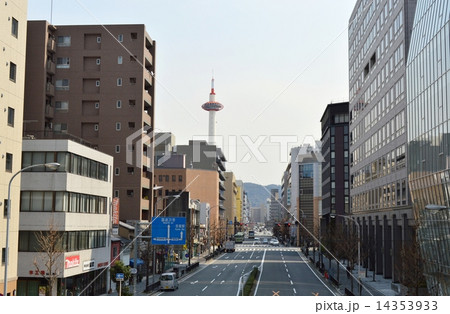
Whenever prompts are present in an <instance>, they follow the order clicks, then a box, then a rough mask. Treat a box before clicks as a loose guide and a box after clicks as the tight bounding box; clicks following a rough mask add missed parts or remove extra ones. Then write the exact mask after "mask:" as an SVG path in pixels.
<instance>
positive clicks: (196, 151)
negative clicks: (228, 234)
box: [173, 140, 226, 229]
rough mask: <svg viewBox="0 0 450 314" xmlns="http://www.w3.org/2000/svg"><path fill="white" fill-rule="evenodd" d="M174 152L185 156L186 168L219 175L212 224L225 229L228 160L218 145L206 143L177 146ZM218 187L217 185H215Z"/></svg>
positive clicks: (196, 142)
mask: <svg viewBox="0 0 450 314" xmlns="http://www.w3.org/2000/svg"><path fill="white" fill-rule="evenodd" d="M173 152H174V153H176V154H178V155H184V156H185V162H186V168H192V169H203V170H209V171H210V170H213V171H216V172H217V174H218V179H217V186H218V197H219V198H218V200H217V203H218V204H217V206H213V204H212V203H210V204H211V210H210V224H211V225H216V226H220V228H221V229H225V223H226V221H225V207H224V200H225V184H224V182H225V175H224V172H225V171H226V168H225V162H226V158H225V155H224V154H223V152H222V150H221V149H220V148H218V147H217V146H216V145H210V144H208V143H207V142H206V141H197V140H196V141H189V144H188V145H177V146H176V147H175V148H174V149H173ZM214 186H216V184H214Z"/></svg>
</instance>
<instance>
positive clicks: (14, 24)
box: [11, 18, 19, 38]
mask: <svg viewBox="0 0 450 314" xmlns="http://www.w3.org/2000/svg"><path fill="white" fill-rule="evenodd" d="M11 35H13V36H14V37H16V38H17V37H19V21H18V20H16V19H15V18H12V21H11Z"/></svg>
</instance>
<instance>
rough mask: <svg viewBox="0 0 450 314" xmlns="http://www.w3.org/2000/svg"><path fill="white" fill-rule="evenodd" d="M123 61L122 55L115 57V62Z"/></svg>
mask: <svg viewBox="0 0 450 314" xmlns="http://www.w3.org/2000/svg"><path fill="white" fill-rule="evenodd" d="M122 62H123V57H122V56H118V57H117V64H122Z"/></svg>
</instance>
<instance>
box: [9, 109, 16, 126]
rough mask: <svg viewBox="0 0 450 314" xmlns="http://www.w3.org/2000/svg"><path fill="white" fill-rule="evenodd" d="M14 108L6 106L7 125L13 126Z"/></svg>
mask: <svg viewBox="0 0 450 314" xmlns="http://www.w3.org/2000/svg"><path fill="white" fill-rule="evenodd" d="M14 111H15V110H14V108H11V107H8V125H9V126H12V127H14Z"/></svg>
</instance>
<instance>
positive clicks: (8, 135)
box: [0, 0, 28, 295]
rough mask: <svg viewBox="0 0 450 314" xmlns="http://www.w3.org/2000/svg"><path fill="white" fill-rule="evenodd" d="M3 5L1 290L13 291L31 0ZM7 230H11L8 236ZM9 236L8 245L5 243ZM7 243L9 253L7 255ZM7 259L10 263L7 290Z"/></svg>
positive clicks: (14, 0)
mask: <svg viewBox="0 0 450 314" xmlns="http://www.w3.org/2000/svg"><path fill="white" fill-rule="evenodd" d="M1 7H2V9H1V10H0V44H1V49H2V50H1V53H0V61H1V64H2V66H1V67H0V112H1V115H2V117H1V119H0V203H1V205H0V207H1V208H2V213H3V214H2V215H1V218H0V248H1V250H0V273H1V276H0V285H1V286H0V293H1V294H4V295H12V294H14V292H15V291H17V245H18V243H17V238H18V237H17V235H18V229H19V215H18V212H19V199H20V176H18V177H16V178H15V179H14V180H13V181H12V182H11V189H10V197H11V206H10V210H9V214H10V216H9V218H8V206H7V203H8V186H9V182H10V180H11V179H12V177H13V176H14V174H15V173H17V172H18V171H19V170H20V169H21V168H20V166H21V159H22V158H21V157H22V153H21V152H22V123H23V99H24V92H23V90H24V83H25V54H26V47H25V46H26V37H27V8H28V1H26V0H12V1H5V2H4V3H2V5H1ZM8 224H9V226H8ZM8 227H9V228H8ZM8 231H9V232H8ZM7 232H8V233H9V234H8V236H7ZM7 238H8V245H7V243H6V239H7ZM7 247H8V256H6V248H7ZM6 260H7V261H6ZM6 262H7V263H8V264H7V265H8V266H7V274H6V291H5V288H4V287H5V276H4V274H5V264H6Z"/></svg>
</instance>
